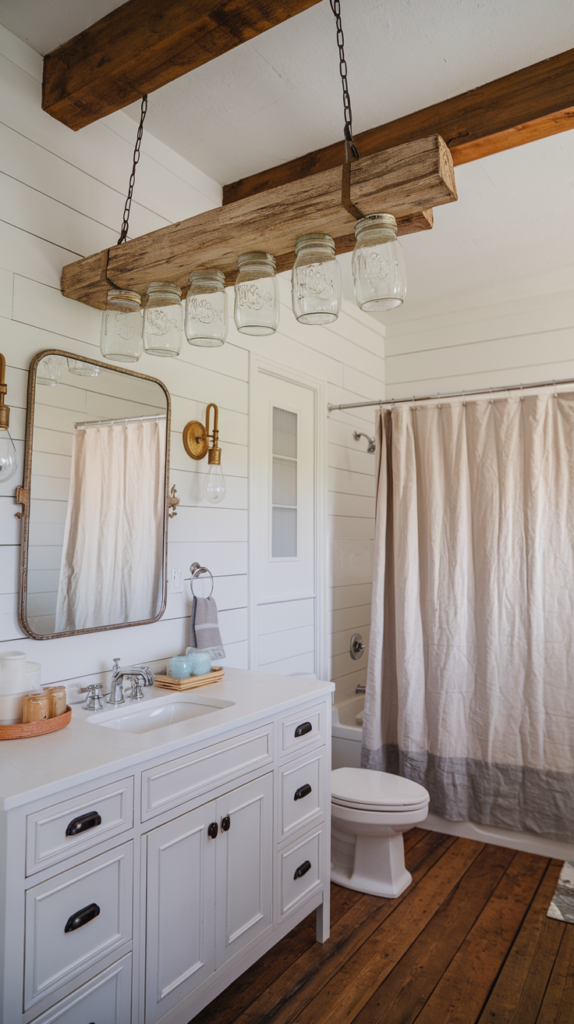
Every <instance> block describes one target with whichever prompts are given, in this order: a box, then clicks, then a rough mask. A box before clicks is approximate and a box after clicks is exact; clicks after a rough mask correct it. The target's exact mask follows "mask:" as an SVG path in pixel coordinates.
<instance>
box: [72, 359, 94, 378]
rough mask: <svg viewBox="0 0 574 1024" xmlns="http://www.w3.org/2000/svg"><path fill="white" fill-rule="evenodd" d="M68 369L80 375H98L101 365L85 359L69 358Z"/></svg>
mask: <svg viewBox="0 0 574 1024" xmlns="http://www.w3.org/2000/svg"><path fill="white" fill-rule="evenodd" d="M68 370H69V371H70V373H75V374H77V375H78V377H98V376H99V373H100V367H99V366H94V364H93V363H85V362H84V360H83V359H68Z"/></svg>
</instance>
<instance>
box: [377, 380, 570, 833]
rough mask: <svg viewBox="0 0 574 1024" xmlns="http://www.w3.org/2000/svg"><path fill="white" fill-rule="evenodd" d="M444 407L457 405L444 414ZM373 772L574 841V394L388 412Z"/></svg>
mask: <svg viewBox="0 0 574 1024" xmlns="http://www.w3.org/2000/svg"><path fill="white" fill-rule="evenodd" d="M441 405H442V408H441ZM378 431H379V440H380V448H379V450H380V451H381V450H382V452H383V458H382V460H381V464H380V469H379V480H378V493H377V525H376V550H375V578H374V584H373V608H372V619H371V622H372V625H371V640H370V654H369V670H368V678H367V694H366V703H365V713H364V726H363V765H364V766H365V767H368V768H374V769H383V770H386V771H391V772H395V773H399V774H401V775H404V776H406V777H407V778H411V779H414V780H415V781H416V782H420V783H422V785H423V786H426V787H427V789H428V790H429V792H430V796H431V805H430V806H431V810H432V811H434V812H435V813H437V814H440V815H442V816H443V817H445V818H449V819H450V820H453V821H461V820H462V821H465V820H470V821H475V822H482V823H484V824H490V825H498V826H502V827H507V828H511V829H515V830H518V831H528V832H538V833H541V834H543V835H546V836H550V837H552V838H555V839H561V840H568V841H570V842H572V841H573V840H574V698H573V691H572V678H573V673H574V625H573V623H574V619H573V616H574V394H572V393H562V394H560V395H558V396H557V397H555V396H554V394H553V393H552V391H550V392H548V391H546V392H544V393H542V394H530V395H526V394H525V395H524V396H523V398H522V400H521V398H520V396H515V397H514V396H513V397H509V398H500V399H496V400H494V401H492V402H490V401H489V400H488V399H487V400H486V401H485V400H482V399H481V400H478V401H470V400H468V399H467V400H466V405H465V404H464V403H463V402H461V401H456V402H445V401H443V402H442V403H441V404H439V405H438V407H437V404H436V403H433V404H432V405H430V404H426V405H422V404H420V405H415V406H408V405H403V406H401V407H399V408H395V409H393V411H392V413H391V412H390V411H385V412H383V413H382V415H381V416H380V417H379V421H378Z"/></svg>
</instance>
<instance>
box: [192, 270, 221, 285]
mask: <svg viewBox="0 0 574 1024" xmlns="http://www.w3.org/2000/svg"><path fill="white" fill-rule="evenodd" d="M202 279H203V280H204V281H206V280H207V281H217V282H219V284H225V274H224V273H223V270H219V269H218V268H217V267H202V268H200V269H198V270H192V271H191V274H190V275H189V280H190V283H191V284H193V282H194V281H200V280H202Z"/></svg>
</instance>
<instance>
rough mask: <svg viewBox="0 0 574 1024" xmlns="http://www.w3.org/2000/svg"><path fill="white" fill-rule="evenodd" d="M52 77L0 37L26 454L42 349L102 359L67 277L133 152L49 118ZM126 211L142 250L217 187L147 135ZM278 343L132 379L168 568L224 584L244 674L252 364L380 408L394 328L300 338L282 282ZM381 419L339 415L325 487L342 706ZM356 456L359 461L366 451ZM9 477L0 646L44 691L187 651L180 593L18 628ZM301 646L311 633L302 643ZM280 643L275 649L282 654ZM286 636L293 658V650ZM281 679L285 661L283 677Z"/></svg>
mask: <svg viewBox="0 0 574 1024" xmlns="http://www.w3.org/2000/svg"><path fill="white" fill-rule="evenodd" d="M41 75H42V64H41V59H40V58H39V57H38V55H37V54H36V53H35V52H34V51H32V50H31V49H29V48H28V47H27V46H26V45H25V44H23V43H21V42H20V41H19V40H18V39H16V38H15V37H14V36H12V35H11V34H10V33H8V32H7V31H6V30H5V29H2V28H1V27H0V317H1V318H2V319H1V328H2V333H1V342H0V349H1V350H2V351H3V352H4V353H5V355H6V359H7V363H8V369H7V384H8V404H9V405H10V407H11V409H12V416H11V432H12V435H13V437H14V438H15V441H16V445H17V447H18V448H19V451H20V455H22V453H23V443H24V432H25V407H26V386H27V369H28V366H29V364H30V361H31V359H32V357H33V356H34V355H35V354H36V353H37V352H38V351H40V350H41V349H44V348H62V349H65V350H68V351H70V352H73V353H76V354H78V355H79V356H81V355H86V356H92V357H96V358H97V357H98V351H99V349H98V345H99V326H100V314H99V313H98V312H97V311H96V310H92V309H90V308H88V307H86V306H83V305H81V304H80V303H75V302H71V301H69V300H67V299H64V298H63V297H62V295H61V293H60V291H59V278H60V272H61V268H62V266H63V265H64V264H65V263H69V262H72V261H73V260H74V259H76V258H77V257H78V256H84V255H88V254H90V253H92V252H95V251H98V250H100V249H102V248H104V247H106V246H108V245H110V244H114V243H115V241H116V239H117V234H118V225H119V224H120V222H121V215H122V210H123V203H124V195H125V188H126V185H127V178H128V175H129V169H130V167H131V154H132V147H133V141H134V124H133V122H132V121H130V119H129V118H127V117H126V116H125V115H123V114H121V113H118V114H114V115H112V116H110V117H108V118H106V119H104V121H102V122H99V123H98V124H95V125H91V126H90V127H88V128H85V129H83V130H82V131H81V132H79V133H73V132H71V131H70V130H69V129H67V128H65V127H64V126H63V125H61V124H59V123H58V122H57V121H55V120H53V119H52V118H51V117H49V115H47V114H45V113H44V112H43V111H42V110H41V85H40V83H41ZM136 196H137V201H135V202H134V204H133V206H132V231H133V234H134V235H138V234H142V233H144V232H146V231H151V230H154V229H155V228H157V227H160V226H162V225H164V224H166V223H170V222H172V221H174V220H177V219H181V218H184V217H188V216H191V215H193V214H195V213H199V212H201V211H203V210H206V209H210V208H212V207H214V206H216V205H219V203H220V202H221V188H220V186H219V185H217V183H215V182H214V181H212V180H211V179H209V178H208V177H207V176H206V175H204V174H202V173H201V172H199V171H198V170H197V169H196V168H194V167H191V166H190V165H189V164H187V163H186V161H184V160H183V159H182V158H181V157H179V156H178V155H177V154H175V153H173V152H172V151H171V150H169V149H168V148H167V147H165V146H164V145H163V144H161V143H160V142H158V141H157V140H156V139H154V138H152V137H151V136H149V135H145V136H144V144H143V158H142V161H141V163H140V165H139V169H138V182H137V189H136ZM281 296H282V302H283V307H284V308H283V309H282V319H281V330H280V332H279V333H278V334H277V335H276V336H275V337H273V338H272V339H261V340H259V339H246V338H244V337H241V336H239V335H238V334H237V333H236V332H235V330H234V328H233V325H232V329H231V331H230V339H229V343H228V344H226V345H225V346H224V347H223V348H221V349H216V350H202V349H198V348H191V347H189V346H187V345H184V351H183V352H182V355H181V356H180V357H179V358H178V359H177V360H174V361H166V360H158V359H153V358H152V357H147V356H144V357H143V358H142V359H141V361H140V362H139V363H138V366H137V369H138V370H141V372H143V373H147V374H150V375H152V376H156V377H160V378H161V379H162V380H163V381H164V383H165V384H166V386H167V387H168V389H169V390H170V392H171V396H172V427H173V433H172V438H171V441H172V457H171V474H170V476H171V480H170V483H175V484H176V486H177V491H178V496H179V497H180V499H181V504H180V506H179V509H178V515H177V517H176V518H174V519H172V520H171V521H170V532H169V556H168V559H169V566H168V572H169V575H170V576H171V568H172V567H175V566H178V567H179V566H181V567H183V568H184V569H186V570H187V575H189V569H188V567H189V565H190V563H191V562H192V561H199V562H201V563H202V564H203V565H208V566H209V567H210V568H211V570H212V571H213V573H214V575H215V576H216V577H217V580H216V595H215V596H216V599H217V602H218V607H219V610H220V625H221V632H222V638H223V642H224V644H225V646H226V649H227V653H228V659H227V664H229V665H236V666H240V667H246V666H247V662H248V650H247V646H248V642H247V638H248V603H247V602H248V599H247V566H248V552H247V535H248V530H247V525H248V501H247V495H248V476H247V474H248V388H249V353H250V352H256V353H257V354H259V355H263V356H265V357H267V358H269V359H271V360H274V361H275V362H278V363H282V364H283V365H285V366H286V367H287V368H289V367H294V368H304V369H305V371H306V372H308V373H309V374H311V375H314V376H316V377H318V378H319V379H321V380H323V381H324V382H325V383H326V392H327V398H328V400H329V401H332V402H344V401H353V400H361V399H364V398H379V397H380V395H381V392H382V387H383V381H384V352H383V344H384V328H383V327H382V326H380V325H379V324H377V323H375V322H374V321H373V320H372V319H371V318H369V317H366V316H363V315H362V314H361V313H360V311H359V310H358V309H356V308H355V307H354V306H350V305H346V306H345V308H344V310H343V312H342V314H341V316H340V318H339V320H338V321H337V323H336V324H333V325H332V326H331V327H329V328H305V327H301V326H300V325H298V324H297V322H296V321H295V320H294V318H293V316H292V314H291V311H290V308H289V298H290V297H289V286H288V282H287V281H286V280H284V279H283V280H282V281H281ZM209 401H214V402H216V403H217V404H218V405H219V407H220V435H221V441H222V446H223V452H224V454H223V458H224V472H225V475H226V479H227V485H228V490H227V496H226V499H225V501H224V502H223V503H222V505H220V506H217V507H215V508H214V507H213V506H209V507H207V504H206V503H205V502H204V501H203V500H202V499H201V497H200V485H201V478H202V474H203V473H204V472H205V470H206V467H205V466H204V465H203V463H202V464H200V467H199V469H196V468H195V466H192V464H191V462H190V460H189V458H188V457H187V455H186V454H185V452H184V450H183V446H182V443H181V430H182V428H183V427H184V425H185V423H186V422H188V420H190V419H193V418H203V416H204V413H205V405H206V403H207V402H209ZM372 422H373V416H372V411H371V410H357V413H356V414H352V415H350V414H348V413H334V414H332V416H331V417H329V422H328V430H327V433H328V441H329V445H328V448H329V453H328V467H329V468H328V481H327V486H328V490H329V495H328V497H329V523H330V538H331V540H330V557H329V579H330V583H331V584H332V587H331V588H330V593H331V595H332V601H331V603H332V620H331V621H332V653H333V658H332V675H331V677H332V678H334V679H336V680H337V683H338V689H339V691H340V695H345V694H346V693H350V692H352V690H353V688H354V686H355V684H356V683H357V682H359V681H363V680H364V676H365V671H366V658H363V661H362V662H361V665H362V666H363V667H362V668H360V669H358V670H357V663H356V662H353V661H351V659H350V656H349V653H348V648H349V640H350V636H351V634H352V632H354V631H355V629H360V630H361V631H362V633H363V636H364V638H365V639H367V640H368V623H369V612H370V584H371V574H372V553H373V534H374V479H373V472H374V458H373V456H371V455H366V454H365V453H364V448H365V443H364V442H361V444H359V445H357V443H356V442H355V441H354V440H353V438H352V433H353V430H354V429H355V428H359V429H366V430H368V431H369V430H370V428H371V426H372ZM361 449H362V450H361ZM18 482H19V480H18V479H16V478H14V479H13V480H11V481H9V483H8V484H6V485H5V487H4V490H3V491H1V490H0V646H1V647H4V649H7V648H14V647H16V648H18V649H22V650H25V651H26V652H27V654H28V657H29V658H30V660H35V661H40V662H41V664H42V669H43V682H44V683H46V682H52V681H57V680H70V681H75V680H79V679H83V680H85V677H87V676H92V677H93V676H99V675H101V674H102V673H104V672H105V671H108V670H109V668H110V666H111V661H112V658H113V657H115V656H117V655H120V656H121V658H122V661H123V662H124V663H129V662H132V661H136V660H137V661H143V660H147V661H150V662H152V663H154V662H155V663H156V664H160V663H161V662H162V660H165V658H166V657H167V656H168V655H170V654H172V653H174V652H176V651H179V650H181V649H182V647H183V646H184V645H185V642H186V631H187V619H186V616H187V615H188V614H189V609H190V600H189V591H188V587H187V584H185V585H184V593H183V594H173V593H170V595H169V600H168V607H167V611H166V613H165V615H164V617H163V618H162V619H161V621H160V622H158V623H156V624H153V625H150V626H142V627H135V628H130V629H122V630H115V631H112V632H105V633H97V634H91V635H88V636H83V637H82V636H80V637H71V638H66V639H62V640H54V641H48V642H38V641H33V640H30V639H27V638H24V637H22V634H21V632H20V630H19V627H18V624H17V619H16V607H17V603H16V599H17V590H18V561H19V532H20V526H19V523H18V520H16V519H15V518H14V512H15V511H16V506H15V505H14V502H13V493H14V489H15V487H16V485H17V484H18ZM295 636H296V637H298V638H299V640H300V643H301V645H302V646H303V647H304V646H305V644H307V643H308V639H307V636H306V632H305V625H304V624H303V623H302V624H301V628H300V631H298V632H297V633H296V634H295ZM281 639H282V638H281V637H280V636H279V635H277V634H276V633H275V632H273V631H272V632H271V633H270V634H269V639H268V646H269V648H270V650H271V651H272V650H273V649H274V648H275V649H276V650H277V651H278V652H279V651H280V650H281V649H282V644H281ZM292 639H293V634H292V635H291V637H290V648H289V649H290V653H291V654H292V655H296V654H297V653H298V651H297V650H293V645H292V642H291V641H292ZM276 665H277V667H280V662H279V661H277V662H276Z"/></svg>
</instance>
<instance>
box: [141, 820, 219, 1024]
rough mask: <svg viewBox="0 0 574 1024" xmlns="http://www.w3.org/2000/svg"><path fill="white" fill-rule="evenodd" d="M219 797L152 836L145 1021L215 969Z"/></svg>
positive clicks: (150, 1022)
mask: <svg viewBox="0 0 574 1024" xmlns="http://www.w3.org/2000/svg"><path fill="white" fill-rule="evenodd" d="M216 812H217V809H216V805H215V801H212V802H211V803H209V804H205V805H204V806H203V807H198V808H197V810H195V811H190V812H189V813H188V814H183V815H182V816H181V818H176V820H175V821H170V822H168V824H167V825H162V826H161V827H160V828H156V829H154V830H153V832H150V833H149V834H148V836H147V919H146V932H147V942H146V947H147V948H146V1014H145V1019H146V1024H153V1022H154V1021H156V1020H159V1018H160V1017H162V1016H163V1014H164V1013H166V1012H167V1011H168V1010H169V1009H170V1008H171V1007H172V1006H175V1004H176V1003H178V1002H179V1000H180V999H183V998H184V996H187V995H189V993H190V992H192V991H193V990H194V988H196V987H197V985H199V984H200V983H201V982H202V981H204V980H205V979H206V978H207V977H209V975H210V974H212V972H213V971H214V970H215V920H214V919H215V914H214V904H215V853H216V851H215V846H216V844H217V838H213V839H212V838H210V836H209V834H208V829H209V826H210V825H211V824H212V823H215V822H216V821H217V817H216Z"/></svg>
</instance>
